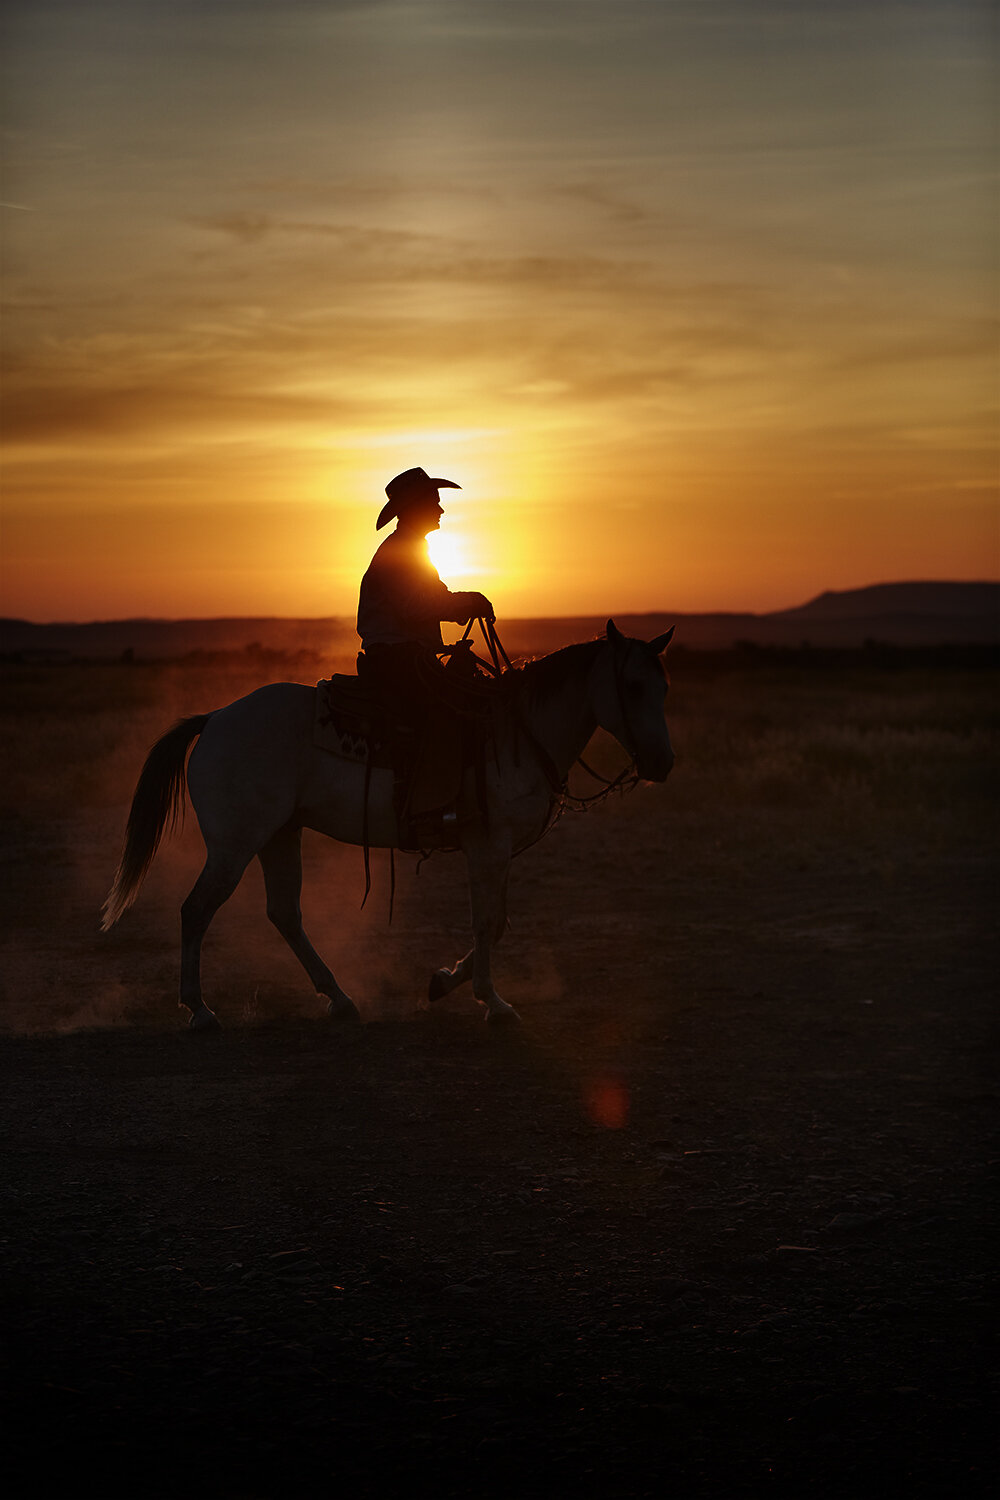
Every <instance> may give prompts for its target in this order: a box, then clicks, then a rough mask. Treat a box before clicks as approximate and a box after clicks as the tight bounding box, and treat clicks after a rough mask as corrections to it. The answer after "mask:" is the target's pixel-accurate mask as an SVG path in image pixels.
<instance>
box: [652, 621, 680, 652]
mask: <svg viewBox="0 0 1000 1500" xmlns="http://www.w3.org/2000/svg"><path fill="white" fill-rule="evenodd" d="M674 628H675V627H674V626H673V625H671V627H670V629H669V630H668V631H667V632H666V633H665V634H664V635H658V636H657V637H656V640H655V641H650V643H649V649H650V650H651V651H655V652H656V654H657V656H662V655H663V653H664V651H666V649H667V647H668V646H669V645H670V640H671V637H672V636H673V633H674Z"/></svg>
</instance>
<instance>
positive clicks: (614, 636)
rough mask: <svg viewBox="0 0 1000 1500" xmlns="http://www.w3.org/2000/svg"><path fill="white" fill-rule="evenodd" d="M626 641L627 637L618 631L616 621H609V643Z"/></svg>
mask: <svg viewBox="0 0 1000 1500" xmlns="http://www.w3.org/2000/svg"><path fill="white" fill-rule="evenodd" d="M624 639H625V637H624V636H623V635H622V633H621V631H620V630H619V629H618V626H617V625H616V624H615V622H614V620H609V621H608V640H609V641H622V640H624Z"/></svg>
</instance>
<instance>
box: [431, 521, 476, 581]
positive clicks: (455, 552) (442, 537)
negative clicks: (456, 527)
mask: <svg viewBox="0 0 1000 1500" xmlns="http://www.w3.org/2000/svg"><path fill="white" fill-rule="evenodd" d="M427 545H428V548H429V550H430V554H431V562H432V563H433V564H434V566H435V567H436V568H437V570H438V572H439V573H440V574H441V577H442V578H443V579H444V581H445V583H448V582H449V581H450V580H451V579H453V578H458V577H460V576H462V575H463V574H466V573H471V572H472V571H473V568H472V564H471V563H470V562H469V559H468V556H467V554H466V549H465V544H464V542H463V540H462V538H461V537H460V536H456V535H455V533H454V532H453V531H432V532H431V534H430V536H429V537H428V538H427Z"/></svg>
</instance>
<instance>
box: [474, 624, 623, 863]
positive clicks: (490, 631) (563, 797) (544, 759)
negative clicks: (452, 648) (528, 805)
mask: <svg viewBox="0 0 1000 1500" xmlns="http://www.w3.org/2000/svg"><path fill="white" fill-rule="evenodd" d="M473 623H475V622H473V621H472V620H470V621H469V623H468V625H467V626H466V627H465V634H464V635H463V637H462V640H463V641H465V640H467V639H468V637H469V633H470V631H471V630H472V626H473ZM478 625H479V628H480V630H481V631H482V634H483V638H484V640H485V641H486V643H487V645H488V646H489V649H490V655H491V656H492V658H493V665H492V667H491V666H490V664H489V663H488V662H481V665H482V666H483V667H485V668H486V670H487V671H488V672H490V673H491V675H493V676H495V677H497V678H501V677H504V676H505V675H506V674H507V673H508V672H512V671H513V670H514V668H513V667H512V665H511V660H510V657H509V656H508V655H507V652H506V651H505V650H504V647H503V643H502V641H501V640H500V637H499V635H498V634H497V629H496V625H495V624H494V622H493V621H492V620H487V619H484V618H483V617H481V616H480V617H479V619H478ZM611 644H612V651H613V652H614V661H615V691H616V693H617V695H618V706H619V708H620V709H621V715H622V724H623V725H624V727H625V729H626V731H627V733H628V736H629V739H630V740H632V742H633V744H634V743H635V735H634V734H633V732H632V725H631V723H630V722H629V717H628V708H627V706H626V703H625V694H624V691H623V684H624V680H625V663H624V662H622V663H621V664H620V665H619V662H618V653H617V652H616V651H614V643H613V642H612V643H611ZM627 655H628V653H627V652H626V656H627ZM476 660H477V661H479V660H480V658H479V657H477V658H476ZM501 661H502V662H503V663H504V666H503V667H501V664H500V663H501ZM516 722H517V728H518V730H519V731H520V732H521V734H523V735H524V737H525V739H526V740H527V741H528V743H529V745H530V746H531V748H532V750H533V751H534V753H535V756H536V757H537V759H538V762H539V764H540V766H541V768H542V770H543V771H544V772H545V777H546V780H547V781H548V783H549V786H550V789H551V791H552V813H550V817H549V821H548V822H547V824H546V826H545V828H544V829H543V830H542V834H539V838H541V837H542V836H543V835H544V834H545V833H548V831H549V829H551V828H553V827H554V826H555V824H556V823H557V822H558V820H559V818H560V817H561V816H562V814H563V813H564V812H565V810H566V808H567V807H570V806H572V807H574V808H576V809H577V810H578V811H586V809H587V808H588V807H593V806H594V805H595V804H596V803H598V802H604V801H606V800H607V798H608V797H610V795H611V793H612V792H617V791H625V790H627V789H629V788H631V787H633V786H637V785H638V783H639V775H638V772H637V771H636V769H635V752H634V751H633V750H629V747H628V746H627V745H626V746H625V747H624V748H625V749H626V750H627V751H628V753H629V755H630V756H631V760H630V762H629V764H628V765H627V766H624V767H623V768H622V770H620V771H619V772H618V775H617V776H615V777H612V778H608V777H607V776H602V775H601V773H600V771H595V770H594V768H593V766H590V765H588V764H587V762H586V761H585V760H584V758H583V756H582V755H578V756H577V757H576V760H575V761H574V762H573V765H574V766H580V767H581V768H582V769H583V770H584V771H586V773H587V775H588V776H590V777H592V778H593V780H594V781H599V782H601V790H600V791H599V792H593V793H591V795H590V796H589V797H579V796H577V795H576V794H575V793H574V792H571V791H570V790H569V774H568V773H567V775H566V776H565V777H562V778H560V776H559V773H558V771H557V769H556V766H555V763H554V762H553V760H552V757H551V755H549V752H548V751H547V750H546V749H545V746H544V745H542V744H540V743H539V741H538V740H537V739H536V737H535V736H534V735H533V734H532V733H531V731H530V730H529V729H528V727H527V725H526V724H525V723H524V722H523V720H522V718H521V716H520V714H517V716H516ZM572 768H573V767H572V766H571V767H570V770H572ZM553 813H554V815H553Z"/></svg>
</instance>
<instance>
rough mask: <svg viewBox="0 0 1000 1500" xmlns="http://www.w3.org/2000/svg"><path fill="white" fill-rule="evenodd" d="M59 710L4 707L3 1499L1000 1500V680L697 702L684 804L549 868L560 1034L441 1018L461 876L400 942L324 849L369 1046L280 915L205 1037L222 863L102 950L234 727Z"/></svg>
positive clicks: (634, 820)
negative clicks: (92, 1494)
mask: <svg viewBox="0 0 1000 1500" xmlns="http://www.w3.org/2000/svg"><path fill="white" fill-rule="evenodd" d="M94 670H95V671H96V669H94ZM56 676H59V674H58V673H57V674H55V676H54V675H52V674H50V675H49V676H48V677H46V676H45V673H44V671H34V670H29V669H9V670H8V674H7V684H6V686H7V690H8V691H7V694H6V700H5V701H6V703H7V705H8V710H7V716H6V723H7V730H8V734H7V751H8V756H9V773H8V776H7V778H6V796H7V808H6V814H5V823H4V826H5V830H6V838H5V842H4V851H3V859H4V871H5V881H4V897H3V899H4V916H5V932H6V937H5V942H4V957H5V972H6V976H7V980H6V992H5V998H4V1002H3V1005H4V1009H3V1016H2V1019H3V1023H4V1028H5V1032H4V1035H3V1038H2V1058H3V1061H2V1069H3V1075H2V1110H3V1139H4V1151H3V1166H2V1175H0V1191H2V1195H3V1196H2V1201H3V1217H2V1221H0V1239H2V1241H3V1265H4V1274H3V1278H2V1284H0V1285H2V1297H3V1329H4V1339H3V1344H4V1351H3V1360H4V1366H5V1369H4V1391H3V1412H4V1416H5V1418H6V1426H7V1433H6V1437H5V1441H4V1456H3V1469H4V1471H5V1474H6V1488H7V1492H8V1493H11V1494H16V1495H28V1494H31V1495H43V1496H44V1495H55V1494H65V1493H71V1492H72V1491H74V1490H75V1489H76V1488H77V1487H82V1486H83V1485H86V1486H87V1487H90V1488H97V1489H99V1490H100V1491H101V1492H103V1493H104V1494H110V1495H155V1496H159V1495H164V1496H166V1495H170V1496H176V1495H178V1494H189V1495H190V1494H193V1495H200V1494H213V1495H217V1496H231V1497H234V1500H235V1497H247V1500H251V1497H268V1500H270V1497H285V1496H298V1495H307V1494H320V1495H323V1494H330V1495H334V1494H340V1493H342V1492H350V1493H353V1494H358V1495H376V1494H378V1495H383V1494H397V1493H398V1494H409V1493H410V1492H412V1491H414V1490H418V1491H419V1490H421V1489H427V1490H433V1492H435V1493H436V1494H438V1495H442V1496H464V1495H471V1494H483V1495H492V1494H497V1495H499V1494H507V1493H513V1494H522V1495H538V1496H562V1495H567V1496H569V1495H572V1496H590V1495H593V1496H597V1495H601V1496H623V1497H629V1496H647V1495H648V1496H660V1495H664V1494H668V1495H674V1496H678V1497H684V1496H688V1495H691V1496H719V1497H729V1496H740V1495H747V1496H757V1495H761V1496H766V1495H772V1494H781V1495H788V1496H797V1495H824V1496H843V1497H854V1496H859V1495H868V1494H872V1495H874V1494H878V1495H894V1496H928V1497H930V1496H940V1497H945V1496H948V1497H951V1496H962V1497H964V1496H971V1495H977V1494H980V1493H983V1494H985V1493H986V1492H987V1489H989V1490H990V1491H991V1492H992V1488H993V1485H992V1479H993V1475H992V1472H991V1470H992V1466H993V1456H992V1453H991V1442H990V1439H991V1436H992V1431H991V1422H992V1406H991V1399H990V1373H991V1365H990V1350H989V1348H988V1345H987V1339H986V1314H987V1305H988V1295H989V1294H988V1288H987V1274H988V1270H989V1257H988V1249H987V1246H988V1243H989V1241H988V1226H989V1213H988V1208H989V1204H990V1193H991V1181H990V1177H991V1171H992V1170H993V1169H995V1165H996V1162H995V1158H996V1156H997V1154H998V1153H997V1150H996V1146H995V1144H993V1143H992V1142H991V1139H990V1129H991V1126H992V1124H993V1120H994V1118H995V1116H994V1113H993V1110H992V1108H991V1096H990V1083H991V1079H992V1076H993V1074H992V1070H991V1067H990V1062H989V1048H990V1044H991V1041H992V1039H993V1035H994V1032H993V1026H992V1005H993V989H994V981H993V976H994V974H995V973H996V972H997V968H998V965H997V954H996V952H995V948H996V944H995V940H994V912H995V898H996V886H997V866H996V858H995V848H996V842H995V827H996V824H995V817H994V814H995V786H996V773H995V767H994V768H991V767H990V765H989V762H988V759H987V755H988V752H989V736H988V730H989V724H990V722H991V721H992V722H994V723H995V720H996V705H997V696H996V686H997V684H996V680H995V678H993V677H992V676H991V675H990V674H988V673H979V674H973V675H971V676H966V675H958V674H950V675H940V676H937V677H933V676H930V675H928V674H920V673H917V672H911V673H905V672H903V673H897V674H879V673H867V674H851V673H839V674H836V675H835V676H829V675H828V676H827V677H826V678H825V679H824V680H823V681H822V682H817V681H813V680H812V679H810V678H808V677H805V676H803V675H802V674H801V673H795V674H792V673H786V674H782V673H780V672H777V671H775V672H772V673H770V674H754V673H750V672H747V673H744V674H742V675H740V674H737V675H736V676H735V677H734V676H727V675H725V674H722V675H712V674H702V675H701V676H700V677H697V678H694V677H692V678H691V680H685V678H684V677H683V676H682V675H681V673H680V672H679V670H678V669H677V668H675V673H674V676H675V681H674V687H673V692H672V696H671V702H670V711H669V715H668V716H669V717H670V720H671V729H672V733H673V737H674V741H675V748H676V749H677V751H678V763H677V768H676V770H675V772H674V775H673V777H672V778H671V780H670V782H669V783H668V784H667V785H666V786H665V787H662V788H640V789H638V790H637V791H635V792H634V793H632V794H631V795H630V796H628V797H626V798H623V799H616V800H614V801H612V802H609V803H608V804H606V805H605V806H603V807H601V808H598V809H595V810H592V811H590V812H588V813H586V814H577V815H574V814H567V815H566V817H565V818H564V819H563V821H562V822H561V823H560V824H559V826H558V827H557V828H556V830H555V831H554V832H553V834H552V835H551V836H550V837H549V838H548V839H546V840H545V841H543V843H541V844H539V845H538V846H537V847H536V848H535V849H534V850H532V851H530V852H529V853H528V854H526V855H525V856H523V858H522V859H521V860H520V861H519V862H518V866H517V867H516V870H515V875H514V878H513V880H512V896H511V932H510V934H509V937H508V938H507V940H506V941H505V943H504V945H503V946H502V947H501V949H500V950H499V952H498V955H497V977H498V987H499V989H500V991H501V993H502V994H503V995H504V996H505V998H507V999H508V1000H509V1001H510V1002H511V1003H512V1004H514V1005H516V1007H517V1009H518V1010H519V1012H520V1014H521V1016H522V1018H523V1019H522V1025H521V1026H520V1028H518V1029H516V1030H514V1031H496V1030H493V1029H491V1028H488V1027H487V1026H486V1025H484V1024H483V1021H482V1020H481V1018H480V1015H479V1014H478V1013H477V1007H476V1005H475V1003H474V1001H473V999H472V997H471V993H470V992H469V991H468V990H464V991H459V992H458V993H457V994H456V995H454V996H452V997H450V998H449V999H448V1000H447V1001H445V1002H443V1003H441V1004H440V1005H439V1006H436V1007H434V1008H433V1009H429V1008H426V1007H424V1008H421V1003H420V1002H421V997H422V995H423V993H424V991H425V989H426V981H427V976H428V973H429V972H430V970H431V969H432V968H434V967H436V966H437V965H439V964H441V963H445V962H448V963H450V962H452V961H453V960H454V958H455V957H457V956H458V955H459V954H460V953H461V952H462V951H464V947H465V946H467V944H466V943H465V942H464V937H463V929H464V926H465V920H466V902H465V896H464V893H463V880H462V870H461V866H460V862H459V861H458V860H457V859H456V858H454V857H439V858H436V859H432V860H431V861H430V862H429V863H428V864H427V865H426V866H425V867H424V868H423V869H422V870H421V871H420V873H419V875H417V874H416V872H415V870H414V868H413V861H412V860H411V861H409V862H406V861H402V860H401V861H400V864H399V868H398V890H397V899H396V910H395V913H394V917H393V922H392V925H391V927H390V926H389V925H388V923H387V905H388V874H387V869H386V865H385V862H384V860H382V861H379V860H378V859H377V858H376V861H375V875H376V881H375V889H374V891H373V894H372V897H371V899H370V900H369V903H368V905H367V907H366V908H365V910H364V911H363V912H360V911H359V910H358V906H359V902H360V896H361V890H362V877H361V861H360V854H359V852H358V851H353V850H340V849H337V848H335V847H334V846H332V845H330V844H328V843H325V842H324V841H322V840H319V839H316V840H314V841H311V842H310V843H309V845H308V847H307V870H306V886H305V893H304V909H305V913H306V920H307V927H308V928H309V929H310V931H311V933H312V935H313V937H314V940H315V941H316V944H317V946H318V947H319V948H320V949H321V951H322V952H323V953H324V956H326V957H328V958H329V959H330V961H331V965H332V967H333V968H334V970H335V971H336V972H337V975H338V978H339V979H340V981H341V983H342V984H343V985H344V987H345V988H346V989H348V990H349V991H350V992H351V993H352V994H353V995H354V996H355V998H356V1000H357V1002H358V1004H359V1007H360V1008H361V1010H362V1014H363V1017H364V1020H365V1024H364V1025H363V1026H362V1027H360V1028H357V1029H354V1030H350V1031H347V1032H344V1031H338V1030H335V1029H332V1028H331V1027H330V1026H329V1025H328V1023H326V1021H325V1020H324V1018H323V1015H322V1010H321V1008H320V1007H319V1005H318V1004H317V1001H316V998H315V997H314V996H313V995H312V994H311V993H310V992H309V987H308V983H307V981H306V980H305V979H304V976H302V975H301V972H300V971H299V970H298V968H297V967H296V965H295V962H294V960H293V959H292V958H291V956H290V955H288V954H287V952H286V951H285V950H284V949H283V948H282V946H281V942H280V939H279V938H278V936H277V934H275V933H273V932H271V931H270V929H268V927H267V924H266V921H265V920H264V916H263V903H262V892H261V882H260V879H259V876H258V875H257V874H256V873H251V874H249V875H248V877H247V879H246V880H245V882H244V885H243V887H241V889H240V891H239V892H238V893H237V895H236V897H235V898H234V899H233V901H232V902H231V903H230V905H229V906H228V907H227V908H226V909H225V910H224V912H223V913H221V914H220V917H219V918H218V920H217V924H216V926H215V927H214V928H213V930H212V933H211V935H210V938H209V942H208V945H207V951H206V989H207V997H208V999H209V1003H210V1004H211V1005H213V1007H214V1008H215V1009H217V1011H218V1014H219V1017H220V1020H221V1021H222V1022H223V1023H224V1029H223V1030H222V1031H221V1032H220V1033H219V1034H217V1035H210V1036H203V1035H197V1036H195V1035H192V1034H190V1033H188V1032H187V1031H185V1030H184V1029H183V1025H182V1019H181V1016H180V1013H179V1012H178V1011H177V1010H176V1009H175V1008H174V1000H173V994H174V989H175V983H176V963H177V957H176V941H177V929H178V921H177V908H178V905H179V902H180V900H181V899H182V898H183V895H184V894H185V893H186V890H187V889H188V888H189V886H190V884H191V883H192V881H193V879H194V875H195V874H196V872H197V868H198V862H199V848H200V846H199V841H198V837H197V831H196V829H195V828H194V827H193V826H191V824H190V823H189V826H188V827H187V828H186V829H185V831H184V833H183V835H182V836H181V837H180V838H179V839H177V840H176V841H175V842H174V843H173V844H171V845H170V846H169V847H167V848H165V849H164V851H163V852H162V853H161V855H160V856H159V857H158V862H157V864H156V865H155V866H154V869H153V872H152V874H151V875H150V877H149V880H148V882H147V886H146V888H145V890H144V892H143V895H142V896H141V897H140V901H139V904H138V905H137V907H136V908H135V910H134V911H133V912H131V913H130V914H129V915H128V916H127V917H126V918H125V919H124V920H123V922H122V923H121V924H120V926H119V927H118V928H117V929H116V930H115V931H114V932H113V933H112V934H110V935H108V936H106V937H102V936H100V935H99V934H98V932H97V911H98V908H99V906H100V902H101V899H102V898H103V895H104V894H105V892H106V889H107V886H108V884H109V883H110V878H111V874H112V873H113V869H114V863H115V859H116V857H117V844H118V840H119V838H120V833H121V828H122V823H123V819H124V813H125V810H126V807H127V798H128V795H129V792H130V787H131V782H132V781H134V777H135V774H136V772H137V770H138V766H139V764H140V763H141V758H142V753H143V750H144V748H145V745H146V744H148V742H149V740H151V739H152V738H153V737H154V735H155V734H156V733H157V732H159V730H160V729H162V728H164V727H165V726H166V724H167V723H169V722H170V719H171V717H172V716H173V714H174V713H175V712H178V711H186V712H193V711H197V710H199V709H200V708H201V707H204V706H211V701H209V702H207V703H205V702H203V701H201V699H200V698H199V694H204V693H206V692H209V691H210V690H211V689H212V687H213V684H212V683H210V682H207V681H205V680H202V679H201V678H198V679H197V680H195V676H194V675H193V674H189V675H188V676H185V674H184V673H183V672H180V673H174V674H166V673H159V672H157V673H154V672H152V670H151V671H150V672H149V673H144V672H143V670H142V669H134V671H133V673H132V675H131V676H128V674H125V673H123V674H121V675H120V676H114V675H108V674H105V676H103V677H99V676H95V675H93V674H92V675H91V676H90V678H89V679H88V678H87V677H86V674H83V677H82V678H81V681H80V682H75V681H74V682H73V683H71V682H70V681H69V679H68V678H67V677H65V676H60V681H59V683H58V686H59V692H58V693H57V694H56V695H55V699H56V701H55V702H54V701H53V696H54V695H53V692H52V687H53V684H54V683H55V680H56ZM81 684H82V685H81ZM214 686H215V687H218V686H219V684H215V685H214ZM74 695H75V696H74ZM67 699H68V700H69V710H70V711H69V716H68V717H67ZM81 705H82V706H81ZM74 712H76V714H77V717H76V718H74V716H73V715H74ZM600 753H601V754H603V755H605V756H606V757H607V758H608V760H609V762H613V761H614V752H613V750H612V749H608V748H607V747H604V748H603V749H602V750H601V752H600ZM582 784H583V783H581V785H582Z"/></svg>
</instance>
